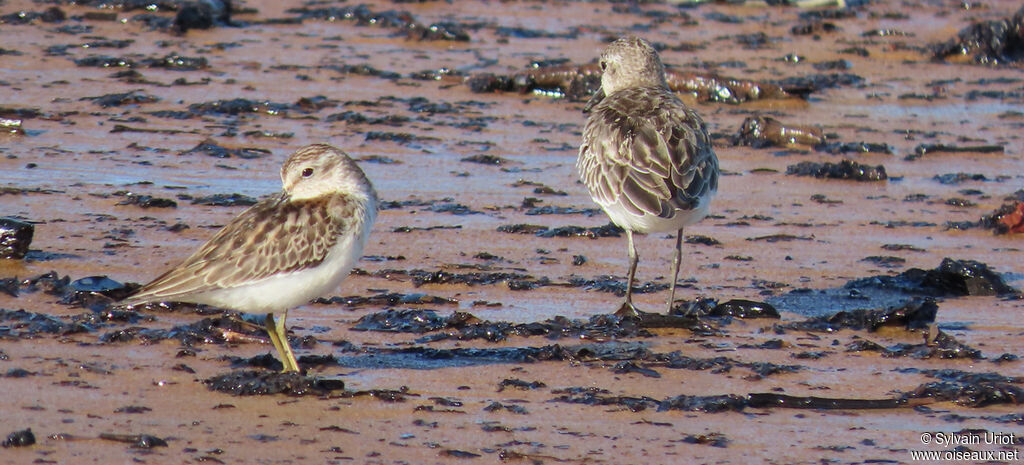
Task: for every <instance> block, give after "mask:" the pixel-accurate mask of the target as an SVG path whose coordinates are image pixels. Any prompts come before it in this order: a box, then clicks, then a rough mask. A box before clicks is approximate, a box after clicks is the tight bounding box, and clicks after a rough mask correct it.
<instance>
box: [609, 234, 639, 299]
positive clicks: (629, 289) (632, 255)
mask: <svg viewBox="0 0 1024 465" xmlns="http://www.w3.org/2000/svg"><path fill="white" fill-rule="evenodd" d="M626 239H628V240H629V278H628V279H627V280H626V301H625V302H623V303H622V307H619V311H617V312H615V314H616V315H618V316H633V317H638V316H640V312H638V311H637V309H636V307H634V306H633V279H634V277H635V276H636V265H637V262H639V261H640V256H639V255H638V254H637V253H636V243H634V242H633V231H630V230H628V229H627V230H626Z"/></svg>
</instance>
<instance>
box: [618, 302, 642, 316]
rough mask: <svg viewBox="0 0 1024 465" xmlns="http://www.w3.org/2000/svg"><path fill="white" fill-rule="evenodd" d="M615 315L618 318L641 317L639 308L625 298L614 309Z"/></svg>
mask: <svg viewBox="0 0 1024 465" xmlns="http://www.w3.org/2000/svg"><path fill="white" fill-rule="evenodd" d="M615 316H617V317H619V318H641V316H642V315H641V312H640V310H637V308H636V307H635V306H633V302H630V301H628V300H627V301H625V302H623V303H622V306H621V307H619V309H618V310H616V311H615Z"/></svg>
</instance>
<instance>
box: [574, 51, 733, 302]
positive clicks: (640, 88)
mask: <svg viewBox="0 0 1024 465" xmlns="http://www.w3.org/2000/svg"><path fill="white" fill-rule="evenodd" d="M600 65H601V70H602V75H601V89H600V90H599V91H598V92H597V94H595V95H594V97H593V98H592V99H591V100H590V102H588V103H587V106H586V108H585V110H584V111H589V113H590V116H589V117H588V118H587V124H586V127H585V129H584V130H583V144H582V145H581V146H580V153H579V159H578V160H577V162H576V167H577V169H578V170H579V173H580V178H581V179H582V180H583V183H584V184H585V185H586V186H587V188H588V189H589V190H590V194H591V196H592V197H593V198H594V201H595V202H597V203H598V205H600V206H601V208H603V209H604V211H605V212H606V213H607V214H608V216H609V217H610V218H611V220H612V222H613V223H615V224H617V225H619V226H620V227H622V228H623V229H625V230H626V237H627V239H628V240H629V260H630V263H629V279H628V282H627V288H626V301H625V302H624V303H623V304H622V308H621V309H620V312H626V313H628V314H633V315H635V314H636V313H637V310H636V308H635V307H634V306H633V301H632V292H633V279H634V276H635V274H636V266H637V262H638V261H639V257H638V255H637V252H636V245H635V244H634V242H633V234H634V233H652V232H669V231H676V232H677V235H676V254H675V260H674V261H673V262H672V285H671V288H672V291H671V294H670V295H669V300H668V310H669V312H671V310H672V305H673V303H674V301H675V290H676V280H677V279H678V276H679V265H680V262H681V260H682V245H683V227H685V226H689V225H692V224H694V223H696V222H698V221H700V220H701V219H703V218H704V217H705V216H707V214H708V206H709V204H710V203H711V197H712V196H713V195H714V194H715V191H716V190H717V189H718V174H719V172H718V158H717V157H716V156H715V152H714V150H713V149H712V147H711V140H710V138H709V137H708V131H707V128H706V127H705V125H704V121H703V120H701V118H700V116H698V115H697V113H696V112H694V111H693V109H691V108H688V107H687V106H686V105H685V104H683V102H682V101H680V100H679V98H678V97H676V95H675V94H673V93H672V91H671V90H670V89H669V88H668V84H667V83H666V81H665V67H664V65H662V63H661V59H660V58H659V57H658V52H657V51H656V50H654V47H652V46H651V44H650V43H648V42H647V41H646V40H644V39H641V38H639V37H624V38H621V39H619V40H616V41H615V42H613V43H612V44H611V45H609V46H608V48H607V49H605V51H604V53H602V54H601V61H600Z"/></svg>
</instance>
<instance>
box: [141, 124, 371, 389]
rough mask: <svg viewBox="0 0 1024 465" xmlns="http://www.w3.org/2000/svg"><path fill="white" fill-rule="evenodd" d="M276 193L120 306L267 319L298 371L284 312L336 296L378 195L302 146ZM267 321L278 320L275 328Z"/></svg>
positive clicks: (288, 364) (352, 172)
mask: <svg viewBox="0 0 1024 465" xmlns="http://www.w3.org/2000/svg"><path fill="white" fill-rule="evenodd" d="M281 181H282V183H283V184H284V190H283V191H282V192H280V193H279V194H275V195H273V196H272V197H270V198H267V199H265V200H263V201H261V202H259V203H257V204H256V205H253V206H252V207H251V208H249V209H248V210H246V211H244V212H242V214H240V215H238V216H237V217H235V219H233V220H231V222H230V223H228V224H227V225H226V226H224V228H222V229H221V230H220V231H219V232H218V233H217V234H216V235H214V236H213V237H212V238H211V239H210V240H209V241H207V242H206V244H203V246H202V247H200V248H199V250H197V251H196V252H195V253H193V254H192V255H191V256H190V257H188V258H187V259H185V261H184V262H182V263H181V264H179V265H178V266H175V267H174V268H172V269H171V270H169V271H167V272H166V273H164V274H162V275H160V276H159V277H157V278H156V279H154V280H153V281H152V282H150V283H149V284H146V285H145V286H142V288H141V289H139V291H138V292H137V293H136V294H134V295H132V296H130V297H128V298H127V299H125V300H124V301H123V302H122V304H125V305H138V304H142V303H146V302H168V301H171V302H175V301H176V302H190V303H199V304H207V305H214V306H217V307H225V308H232V309H236V310H242V311H249V312H266V313H267V315H266V318H265V320H264V325H265V327H266V329H267V333H269V335H270V340H271V342H273V344H274V347H275V348H276V349H277V351H278V354H279V355H280V356H281V362H282V363H283V364H284V371H286V372H287V371H299V365H298V363H297V362H296V361H295V355H294V354H293V353H292V350H291V346H290V344H289V343H288V336H287V331H286V329H285V319H286V318H287V317H288V309H289V308H292V307H295V306H297V305H301V304H304V303H306V302H309V300H310V299H313V298H315V297H319V296H321V295H323V294H324V293H326V292H329V291H331V290H332V289H334V288H336V287H337V286H338V284H339V283H341V281H342V280H343V279H344V278H345V276H347V275H348V273H349V271H351V270H352V267H353V266H355V263H356V261H357V260H359V257H360V256H361V255H362V250H363V245H364V244H365V243H366V239H367V237H368V236H369V234H370V229H371V227H372V225H373V220H374V219H375V218H376V216H377V193H376V192H375V191H374V190H373V186H372V185H371V184H370V181H369V179H367V178H366V175H365V174H364V173H363V171H362V170H361V169H359V166H357V165H356V163H355V162H354V161H353V160H352V159H351V158H349V156H348V155H347V154H346V153H345V152H343V151H341V150H339V149H337V148H335V147H332V146H330V145H325V144H316V145H310V146H307V147H303V148H302V149H299V150H298V151H297V152H295V153H294V154H292V155H291V156H290V157H289V158H288V161H286V162H285V163H284V166H282V167H281ZM274 312H282V313H281V316H280V318H278V319H277V321H276V323H275V321H274Z"/></svg>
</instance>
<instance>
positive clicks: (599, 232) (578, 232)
mask: <svg viewBox="0 0 1024 465" xmlns="http://www.w3.org/2000/svg"><path fill="white" fill-rule="evenodd" d="M498 232H503V233H510V234H533V235H535V236H537V237H545V238H549V237H586V238H590V239H597V238H599V237H621V236H622V233H623V232H624V230H623V229H622V228H620V227H619V226H617V225H615V224H614V223H608V224H606V225H604V226H594V227H590V228H585V227H583V226H572V225H569V226H560V227H557V228H549V227H547V226H539V225H534V224H522V223H520V224H510V225H503V226H498Z"/></svg>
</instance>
